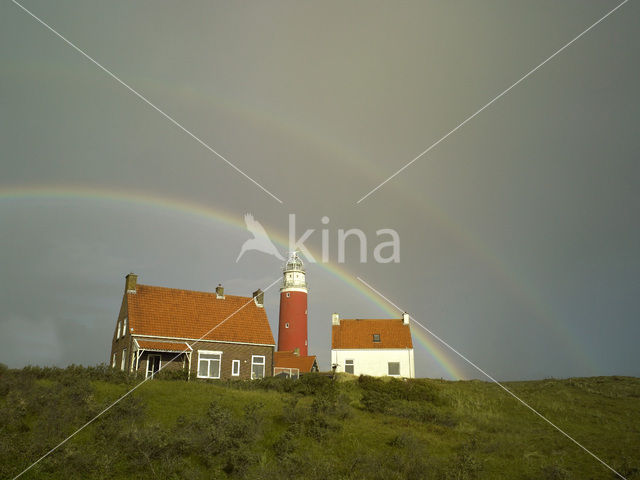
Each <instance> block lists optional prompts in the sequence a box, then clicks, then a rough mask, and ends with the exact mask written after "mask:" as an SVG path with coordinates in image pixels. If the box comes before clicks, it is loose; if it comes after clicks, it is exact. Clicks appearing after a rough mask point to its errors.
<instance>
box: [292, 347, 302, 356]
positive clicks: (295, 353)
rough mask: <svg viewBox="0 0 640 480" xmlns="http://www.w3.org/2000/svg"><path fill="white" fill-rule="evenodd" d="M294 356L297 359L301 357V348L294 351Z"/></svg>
mask: <svg viewBox="0 0 640 480" xmlns="http://www.w3.org/2000/svg"><path fill="white" fill-rule="evenodd" d="M293 354H294V355H295V356H296V357H299V356H300V348H299V347H296V348H294V349H293Z"/></svg>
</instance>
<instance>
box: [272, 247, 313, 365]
mask: <svg viewBox="0 0 640 480" xmlns="http://www.w3.org/2000/svg"><path fill="white" fill-rule="evenodd" d="M283 274H284V278H283V281H282V287H281V288H280V322H279V326H278V351H280V352H282V351H294V352H296V351H297V352H298V354H299V355H301V356H307V292H308V290H307V280H306V273H305V271H304V266H303V265H302V260H300V257H298V254H297V252H293V253H291V254H290V255H289V259H288V260H287V263H286V265H285V267H284V270H283Z"/></svg>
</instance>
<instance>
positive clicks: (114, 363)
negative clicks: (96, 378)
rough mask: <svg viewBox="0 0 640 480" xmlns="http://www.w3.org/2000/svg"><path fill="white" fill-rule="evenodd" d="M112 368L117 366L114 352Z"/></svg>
mask: <svg viewBox="0 0 640 480" xmlns="http://www.w3.org/2000/svg"><path fill="white" fill-rule="evenodd" d="M111 368H116V354H115V353H114V354H113V358H112V359H111Z"/></svg>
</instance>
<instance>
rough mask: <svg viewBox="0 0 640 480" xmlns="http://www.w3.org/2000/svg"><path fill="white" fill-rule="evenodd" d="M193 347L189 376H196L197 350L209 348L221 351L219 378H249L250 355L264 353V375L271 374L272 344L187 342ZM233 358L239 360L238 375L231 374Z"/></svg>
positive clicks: (268, 375) (194, 377)
mask: <svg viewBox="0 0 640 480" xmlns="http://www.w3.org/2000/svg"><path fill="white" fill-rule="evenodd" d="M189 344H190V345H191V347H192V348H193V354H192V357H191V378H192V379H196V378H198V351H199V350H210V351H221V352H222V357H221V364H220V378H221V379H229V378H237V379H244V380H248V379H250V378H251V357H252V355H264V357H265V377H270V376H272V375H273V352H274V350H275V348H274V347H273V346H262V345H248V344H241V343H223V342H196V343H191V342H189ZM233 360H240V376H238V377H232V376H231V366H232V363H233Z"/></svg>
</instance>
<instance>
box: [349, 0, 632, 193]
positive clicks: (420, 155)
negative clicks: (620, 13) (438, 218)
mask: <svg viewBox="0 0 640 480" xmlns="http://www.w3.org/2000/svg"><path fill="white" fill-rule="evenodd" d="M628 1H629V0H624V1H623V2H622V3H620V4H619V5H618V6H617V7H615V8H614V9H612V10H610V11H609V12H608V13H607V14H606V15H604V16H603V17H601V18H600V19H599V20H598V21H597V22H595V23H593V24H592V25H591V26H590V27H589V28H587V29H586V30H584V31H583V32H582V33H580V34H579V35H577V36H575V37H573V39H571V40H570V41H569V42H568V43H566V44H565V45H564V46H562V47H561V48H560V49H558V50H556V51H555V52H554V53H553V54H552V55H551V56H549V57H547V58H546V59H545V60H543V61H542V62H540V63H539V64H538V65H537V66H536V67H534V68H532V69H531V70H529V71H528V72H527V73H526V74H524V75H523V76H522V77H521V78H520V79H519V80H518V81H516V82H515V83H513V84H511V86H509V87H507V88H506V89H505V90H503V91H502V92H501V93H500V94H498V95H496V96H495V97H493V99H491V100H490V101H489V102H488V103H486V104H485V105H484V106H483V107H481V108H479V109H478V110H476V111H475V112H474V113H472V114H471V115H470V116H469V117H467V118H466V119H465V120H464V121H463V122H462V123H460V124H458V126H456V127H455V128H454V129H453V130H451V131H449V133H447V134H446V135H444V136H443V137H441V138H440V139H439V140H437V141H436V142H435V143H433V144H431V146H429V147H428V148H427V149H426V150H424V151H423V152H422V153H420V154H419V155H418V156H417V157H415V158H414V159H413V160H411V161H410V162H409V163H407V164H406V165H405V166H403V167H402V168H400V169H399V170H398V171H396V172H395V173H394V174H393V175H391V176H390V177H389V178H387V179H386V180H385V181H384V182H382V183H381V184H380V185H378V186H377V187H375V188H374V189H373V190H371V191H370V192H369V193H367V194H366V195H365V196H364V197H362V198H361V199H360V200H358V201H357V202H356V204H358V203H360V202H362V201H363V200H364V199H365V198H367V197H368V196H369V195H371V194H372V193H373V192H375V191H376V190H378V189H379V188H380V187H382V186H383V185H384V184H386V183H387V182H389V181H390V180H392V179H393V178H395V177H396V176H397V175H398V174H399V173H401V172H403V171H404V170H405V169H406V168H408V167H409V166H410V165H412V164H413V163H414V162H415V161H416V160H418V159H420V158H422V157H423V156H424V155H426V154H427V153H428V152H430V151H431V150H432V149H434V148H435V147H436V146H437V145H438V144H439V143H440V142H442V141H444V140H445V139H446V138H448V137H449V136H450V135H452V134H453V133H455V132H456V131H458V130H459V129H460V128H462V127H463V126H464V125H465V124H466V123H467V122H469V121H470V120H472V119H473V118H474V117H476V116H477V115H478V114H480V113H481V112H482V111H483V110H485V109H486V108H487V107H489V106H490V105H492V104H493V103H494V102H496V101H497V100H498V99H500V98H501V97H503V96H504V95H506V94H507V93H508V92H509V91H510V90H511V89H512V88H514V87H515V86H517V85H518V84H520V83H521V82H523V81H524V80H525V79H526V78H528V77H529V76H531V75H532V74H533V73H534V72H536V70H538V69H539V68H540V67H542V66H543V65H544V64H545V63H547V62H548V61H550V60H551V59H552V58H554V57H555V56H556V55H558V54H559V53H560V52H562V51H563V50H565V49H566V48H568V47H569V46H570V45H571V44H573V43H574V42H575V41H576V40H578V39H579V38H580V37H582V36H583V35H585V34H586V33H587V32H588V31H589V30H591V29H592V28H593V27H595V26H596V25H598V24H599V23H600V22H602V21H603V20H604V19H605V18H607V17H608V16H609V15H611V14H612V13H613V12H615V11H616V10H618V9H619V8H620V7H622V6H623V5H624V4H625V3H627V2H628Z"/></svg>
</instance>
